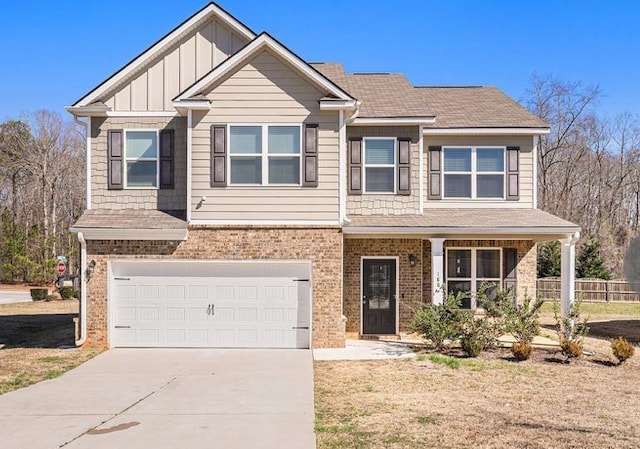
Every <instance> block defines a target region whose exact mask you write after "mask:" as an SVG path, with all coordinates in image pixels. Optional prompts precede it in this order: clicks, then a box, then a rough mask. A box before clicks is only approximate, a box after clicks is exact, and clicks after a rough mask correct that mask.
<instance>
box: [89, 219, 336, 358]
mask: <svg viewBox="0 0 640 449" xmlns="http://www.w3.org/2000/svg"><path fill="white" fill-rule="evenodd" d="M125 259H182V260H185V259H190V260H198V259H202V260H204V259H216V260H221V259H234V260H243V259H245V260H246V259H250V260H261V259H271V260H277V259H280V260H294V259H303V260H311V261H312V262H313V272H312V276H313V287H312V288H313V291H312V294H313V299H312V300H313V340H312V347H314V348H322V347H342V346H344V322H343V321H342V314H341V304H340V300H341V298H340V294H341V290H342V282H341V276H340V272H341V265H342V233H341V231H340V229H338V228H280V229H262V228H238V229H233V228H228V229H210V228H209V229H207V228H192V229H190V230H189V236H188V239H187V240H186V241H183V242H166V241H121V240H120V241H117V240H91V241H88V242H87V260H95V261H96V262H97V264H96V267H95V271H94V272H93V275H92V276H91V279H90V280H89V282H88V283H87V335H88V338H87V342H86V345H87V346H97V347H105V346H107V345H108V329H109V326H108V304H107V297H108V295H107V277H108V272H107V262H108V261H109V260H125Z"/></svg>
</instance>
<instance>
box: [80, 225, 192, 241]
mask: <svg viewBox="0 0 640 449" xmlns="http://www.w3.org/2000/svg"><path fill="white" fill-rule="evenodd" d="M70 231H71V232H77V233H78V236H80V235H81V234H82V235H83V237H84V239H86V240H167V241H171V240H180V241H182V240H187V233H188V231H187V229H186V228H184V229H118V228H76V227H72V228H71V229H70Z"/></svg>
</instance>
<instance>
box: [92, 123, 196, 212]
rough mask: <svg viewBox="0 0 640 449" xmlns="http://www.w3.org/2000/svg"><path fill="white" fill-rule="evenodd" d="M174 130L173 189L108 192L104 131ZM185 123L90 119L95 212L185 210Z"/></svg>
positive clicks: (105, 135) (105, 136)
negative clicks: (103, 210) (98, 210)
mask: <svg viewBox="0 0 640 449" xmlns="http://www.w3.org/2000/svg"><path fill="white" fill-rule="evenodd" d="M127 128H129V129H134V128H135V129H157V130H162V129H174V130H175V137H174V139H175V141H174V144H175V188H174V189H162V190H149V189H144V190H140V189H124V190H107V131H108V130H109V129H127ZM186 130H187V124H186V119H185V118H182V117H176V118H169V117H167V118H140V117H137V118H108V119H100V118H97V117H94V118H93V119H92V120H91V173H92V176H91V207H92V208H94V209H159V210H182V211H184V210H186V207H187V206H186V204H187V199H186V198H187V163H186V161H187V156H186V154H187V132H186Z"/></svg>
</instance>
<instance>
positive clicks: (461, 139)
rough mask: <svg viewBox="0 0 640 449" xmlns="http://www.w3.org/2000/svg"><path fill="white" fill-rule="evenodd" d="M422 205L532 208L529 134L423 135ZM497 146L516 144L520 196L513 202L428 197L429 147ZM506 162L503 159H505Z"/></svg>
mask: <svg viewBox="0 0 640 449" xmlns="http://www.w3.org/2000/svg"><path fill="white" fill-rule="evenodd" d="M423 145H424V147H423V148H424V153H425V154H424V158H423V160H424V182H425V186H424V193H425V194H424V207H425V209H426V208H432V209H439V208H443V209H446V208H452V209H456V208H469V209H474V208H487V207H489V208H505V209H516V208H523V209H530V208H533V182H534V180H533V164H534V160H533V136H516V135H513V136H508V135H507V136H504V135H503V136H487V135H477V136H438V135H425V136H424V143H423ZM448 145H453V146H469V147H472V146H484V147H487V146H488V147H490V146H499V147H510V146H517V147H520V158H519V159H520V160H519V163H520V167H519V169H520V171H519V182H520V198H519V199H518V200H517V201H507V200H485V199H473V200H472V199H459V200H451V199H449V200H446V199H444V200H430V199H428V198H429V195H428V193H429V154H428V151H429V146H443V147H445V146H448ZM505 164H506V161H505Z"/></svg>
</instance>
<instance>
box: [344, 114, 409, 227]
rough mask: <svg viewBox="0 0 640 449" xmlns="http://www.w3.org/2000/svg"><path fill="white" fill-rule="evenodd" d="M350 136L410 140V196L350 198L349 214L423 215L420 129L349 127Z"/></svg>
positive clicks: (407, 127)
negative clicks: (421, 205) (421, 212)
mask: <svg viewBox="0 0 640 449" xmlns="http://www.w3.org/2000/svg"><path fill="white" fill-rule="evenodd" d="M351 137H396V138H399V137H410V138H411V195H391V194H370V193H363V194H362V195H348V197H347V214H348V215H417V214H419V213H420V192H419V190H420V178H419V167H420V151H419V146H418V137H419V136H418V127H417V126H353V127H349V128H347V140H348V139H349V138H351Z"/></svg>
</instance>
